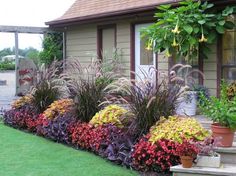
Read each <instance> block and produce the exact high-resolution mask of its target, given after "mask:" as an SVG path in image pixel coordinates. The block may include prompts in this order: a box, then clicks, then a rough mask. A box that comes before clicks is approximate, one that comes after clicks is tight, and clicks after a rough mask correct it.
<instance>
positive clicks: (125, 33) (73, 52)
mask: <svg viewBox="0 0 236 176" xmlns="http://www.w3.org/2000/svg"><path fill="white" fill-rule="evenodd" d="M130 22H131V21H117V23H116V35H117V36H116V37H117V38H116V42H117V49H118V54H119V55H120V57H121V62H122V66H123V67H122V68H123V69H124V74H125V76H126V77H130V57H131V49H130V42H131V41H130V40H131V37H130V35H131V32H130V25H131V23H130ZM97 26H98V25H97V24H92V25H80V26H79V27H73V28H69V29H67V32H66V36H67V37H66V43H67V45H66V53H67V58H78V59H79V60H80V62H81V64H86V65H87V64H89V63H90V62H91V59H92V58H97ZM211 49H212V53H211V54H210V55H209V58H208V59H205V60H204V63H203V71H204V73H205V80H204V85H205V86H206V87H208V88H209V89H210V93H211V95H216V89H217V81H216V80H217V61H216V58H217V53H216V45H212V46H211ZM157 61H158V62H157V69H158V71H159V72H161V73H168V67H169V64H168V59H167V58H166V57H165V55H164V53H161V54H158V56H157Z"/></svg>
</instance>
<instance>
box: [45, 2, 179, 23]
mask: <svg viewBox="0 0 236 176" xmlns="http://www.w3.org/2000/svg"><path fill="white" fill-rule="evenodd" d="M172 2H176V0H76V1H75V2H74V4H73V5H72V6H71V7H70V8H69V9H68V10H67V11H66V12H65V14H64V15H62V16H61V17H60V18H58V19H56V20H53V21H51V22H48V23H47V24H49V25H50V24H59V23H65V22H68V21H79V20H82V19H83V20H84V19H92V18H96V17H98V16H99V17H102V16H112V15H115V14H122V13H128V12H130V11H135V10H141V9H142V10H145V9H146V8H150V7H152V8H154V7H155V6H157V5H160V4H165V3H172Z"/></svg>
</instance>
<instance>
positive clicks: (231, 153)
mask: <svg viewBox="0 0 236 176" xmlns="http://www.w3.org/2000/svg"><path fill="white" fill-rule="evenodd" d="M216 152H217V153H219V154H220V155H221V162H222V163H229V164H235V167H236V142H234V143H233V146H232V147H218V148H217V149H216Z"/></svg>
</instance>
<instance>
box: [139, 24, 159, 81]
mask: <svg viewBox="0 0 236 176" xmlns="http://www.w3.org/2000/svg"><path fill="white" fill-rule="evenodd" d="M149 25H151V23H148V24H138V25H135V79H136V80H140V79H144V78H145V77H146V76H145V74H148V76H149V77H150V78H151V79H153V81H156V71H155V69H156V55H155V53H154V52H153V51H152V50H147V49H146V45H145V43H146V41H147V38H141V32H140V30H141V29H142V28H145V27H148V26H149Z"/></svg>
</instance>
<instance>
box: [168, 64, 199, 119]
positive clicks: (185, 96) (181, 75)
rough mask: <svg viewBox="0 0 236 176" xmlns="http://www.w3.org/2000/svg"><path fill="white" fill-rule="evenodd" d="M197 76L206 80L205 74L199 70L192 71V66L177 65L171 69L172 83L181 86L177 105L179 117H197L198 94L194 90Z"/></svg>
mask: <svg viewBox="0 0 236 176" xmlns="http://www.w3.org/2000/svg"><path fill="white" fill-rule="evenodd" d="M195 75H197V76H198V77H199V76H201V77H202V78H203V79H204V74H203V73H202V72H201V71H200V70H198V69H192V66H191V65H183V64H176V65H174V66H173V67H172V68H171V69H170V82H171V83H173V84H179V85H180V86H181V89H180V93H179V98H178V99H177V103H176V114H177V115H181V116H194V115H196V111H197V95H198V94H197V92H196V91H195V89H194V85H195V84H196V83H195V80H196V79H197V78H196V77H195Z"/></svg>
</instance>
